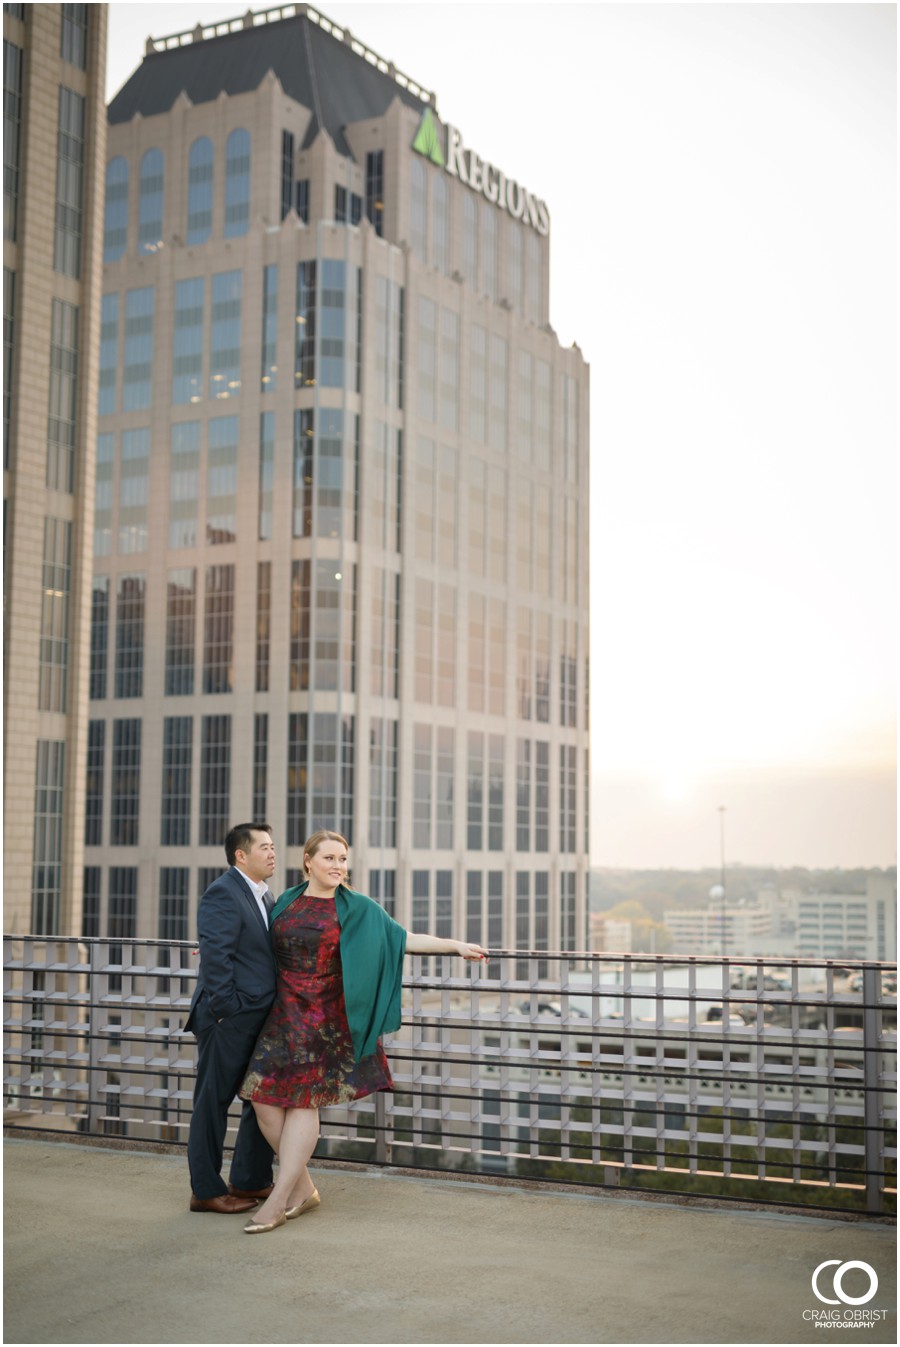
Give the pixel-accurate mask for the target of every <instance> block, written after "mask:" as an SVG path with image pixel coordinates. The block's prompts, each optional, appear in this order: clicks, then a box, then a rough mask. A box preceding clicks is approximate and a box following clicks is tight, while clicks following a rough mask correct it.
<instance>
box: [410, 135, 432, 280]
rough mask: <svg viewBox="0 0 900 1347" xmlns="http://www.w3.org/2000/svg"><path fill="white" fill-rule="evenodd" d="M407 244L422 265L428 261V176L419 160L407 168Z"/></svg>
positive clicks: (414, 160)
mask: <svg viewBox="0 0 900 1347" xmlns="http://www.w3.org/2000/svg"><path fill="white" fill-rule="evenodd" d="M409 244H410V247H411V248H412V251H413V253H414V254H415V256H416V257H417V258H418V259H419V261H420V262H421V263H423V264H425V263H427V261H428V174H427V172H426V169H425V165H424V164H423V162H422V160H421V159H413V161H412V162H411V164H410V166H409Z"/></svg>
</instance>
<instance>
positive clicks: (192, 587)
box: [164, 566, 197, 697]
mask: <svg viewBox="0 0 900 1347" xmlns="http://www.w3.org/2000/svg"><path fill="white" fill-rule="evenodd" d="M196 629H197V572H196V570H195V569H194V568H193V567H192V566H189V567H183V568H181V569H179V570H174V571H169V576H168V581H167V584H166V672H165V684H164V687H165V695H166V696H167V697H190V696H191V695H192V694H193V691H194V647H195V640H196Z"/></svg>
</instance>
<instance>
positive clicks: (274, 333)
mask: <svg viewBox="0 0 900 1347" xmlns="http://www.w3.org/2000/svg"><path fill="white" fill-rule="evenodd" d="M262 290H263V312H262V351H261V354H260V369H259V386H260V389H261V391H262V392H263V393H274V392H275V387H276V384H277V381H278V268H277V267H276V266H270V267H263V287H262Z"/></svg>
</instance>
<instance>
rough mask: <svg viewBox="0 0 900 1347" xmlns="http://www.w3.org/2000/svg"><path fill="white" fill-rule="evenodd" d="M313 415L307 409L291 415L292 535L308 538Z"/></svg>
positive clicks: (308, 408)
mask: <svg viewBox="0 0 900 1347" xmlns="http://www.w3.org/2000/svg"><path fill="white" fill-rule="evenodd" d="M314 459H315V426H314V413H313V409H312V408H311V407H301V408H298V409H297V410H296V411H295V412H294V471H293V516H292V517H293V536H294V537H295V538H310V537H312V532H313V463H314Z"/></svg>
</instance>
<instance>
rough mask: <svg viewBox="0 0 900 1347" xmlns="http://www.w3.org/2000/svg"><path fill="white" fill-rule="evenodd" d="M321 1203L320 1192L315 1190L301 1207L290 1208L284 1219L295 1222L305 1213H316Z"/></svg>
mask: <svg viewBox="0 0 900 1347" xmlns="http://www.w3.org/2000/svg"><path fill="white" fill-rule="evenodd" d="M321 1201H322V1199H321V1197H319V1190H318V1189H317V1188H313V1190H312V1192H311V1193H310V1195H309V1197H308V1198H307V1199H306V1201H305V1202H301V1203H300V1205H299V1207H288V1209H287V1211H286V1212H285V1213H284V1219H285V1220H286V1221H294V1220H296V1219H297V1217H298V1216H302V1215H303V1213H304V1212H305V1211H314V1210H315V1208H316V1207H317V1206H319V1204H320V1202H321Z"/></svg>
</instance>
